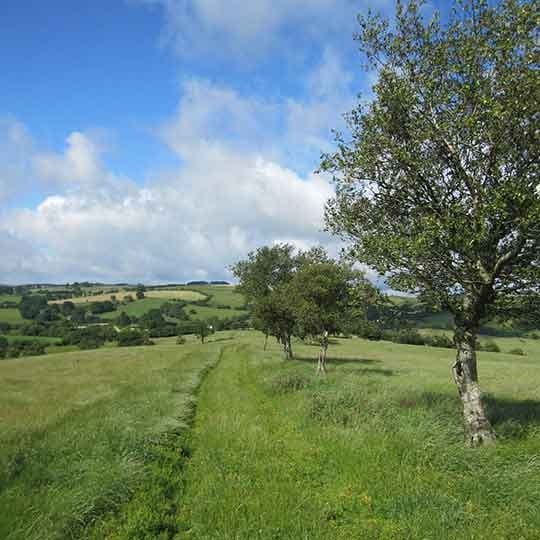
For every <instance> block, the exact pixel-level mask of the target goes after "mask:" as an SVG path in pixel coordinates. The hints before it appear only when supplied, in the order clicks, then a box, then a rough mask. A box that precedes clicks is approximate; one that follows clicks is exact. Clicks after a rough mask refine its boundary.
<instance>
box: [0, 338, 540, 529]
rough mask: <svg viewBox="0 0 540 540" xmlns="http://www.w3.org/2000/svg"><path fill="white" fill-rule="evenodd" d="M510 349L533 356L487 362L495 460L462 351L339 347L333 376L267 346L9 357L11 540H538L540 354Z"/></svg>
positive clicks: (0, 524)
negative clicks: (471, 405)
mask: <svg viewBox="0 0 540 540" xmlns="http://www.w3.org/2000/svg"><path fill="white" fill-rule="evenodd" d="M497 342H498V343H499V345H500V346H501V349H502V350H503V351H506V350H507V349H509V348H512V347H514V346H516V345H517V344H518V343H519V345H520V346H521V347H522V348H523V349H524V350H525V351H526V353H527V356H523V357H521V356H514V355H509V354H505V353H498V354H497V353H487V352H481V353H479V366H480V371H481V378H482V382H483V385H484V388H485V390H486V392H487V393H488V399H487V401H488V407H489V414H490V417H491V419H492V421H493V422H494V424H495V428H496V430H497V432H498V434H499V442H498V444H497V445H496V446H494V447H493V448H485V449H481V450H471V449H467V448H466V447H464V445H463V435H462V419H461V412H460V405H459V399H458V398H457V396H456V394H455V388H454V386H453V383H452V381H451V375H450V371H449V367H450V365H451V363H452V361H453V358H454V352H453V351H451V350H446V349H437V348H433V347H421V346H410V345H399V344H395V343H388V342H369V341H365V340H361V339H358V338H352V339H333V340H332V343H331V345H330V349H329V357H330V360H329V373H328V375H327V376H326V377H323V378H321V377H317V376H316V375H315V372H314V362H315V356H316V354H317V348H315V347H311V346H308V345H305V344H303V343H301V342H300V341H295V342H294V344H293V345H294V348H295V353H296V359H294V360H292V361H283V359H282V358H281V351H280V347H278V344H277V343H275V341H274V340H270V342H269V348H268V350H266V351H263V350H262V344H263V336H262V335H261V334H259V333H257V332H240V333H219V334H216V335H214V336H213V337H212V338H211V339H210V342H209V343H206V344H205V345H200V344H197V343H195V342H194V341H192V340H188V343H187V344H186V345H181V346H178V345H175V340H174V338H172V339H160V340H157V344H156V345H155V346H153V347H140V348H127V349H122V348H113V349H101V350H96V351H88V352H77V353H66V354H62V355H49V356H48V357H43V358H34V359H16V360H6V361H4V362H1V363H0V384H2V388H3V393H2V395H1V396H0V411H1V412H0V416H1V418H0V423H1V425H2V426H4V428H3V432H2V434H1V437H2V445H1V448H2V450H1V454H0V456H1V457H0V459H1V462H2V470H3V471H4V473H3V476H2V482H1V484H0V485H1V491H0V506H2V507H9V508H13V509H14V511H13V512H10V513H8V514H3V515H2V517H0V536H1V537H6V538H10V539H12V540H16V539H19V538H20V539H22V538H24V539H25V540H26V539H29V540H32V539H37V538H58V539H60V538H73V537H77V538H92V539H102V538H111V539H112V538H114V539H124V538H125V539H127V538H157V537H158V536H156V534H157V533H156V531H161V532H160V534H161V536H159V538H174V537H175V535H176V537H177V538H181V537H183V535H188V534H189V536H188V537H190V538H197V539H203V538H216V539H217V538H222V539H225V538H238V539H246V540H247V539H251V538H260V539H271V538H272V539H274V538H291V539H292V538H310V539H323V538H324V539H327V538H333V539H350V538H367V539H369V538H373V539H375V538H377V539H402V538H407V539H409V538H410V539H424V538H428V539H433V540H435V539H453V538H476V539H487V538H490V539H498V538H501V539H502V538H524V539H531V540H532V539H536V538H538V536H539V535H540V518H539V516H538V513H537V511H536V510H537V508H536V505H537V500H538V497H539V496H540V493H539V486H540V464H538V462H537V459H536V458H535V456H537V455H538V452H540V388H539V386H538V381H539V380H540V366H539V365H538V362H537V359H538V356H539V355H540V341H536V340H528V339H517V340H516V338H500V339H497ZM218 360H219V362H218ZM209 366H215V367H214V368H213V370H212V371H210V373H209V375H208V376H207V378H206V379H205V380H204V382H203V384H202V386H201V388H200V394H199V398H198V400H197V407H196V416H195V424H194V428H193V430H190V429H188V424H189V422H187V423H186V421H187V420H188V419H189V417H190V415H191V414H192V413H193V406H192V405H193V401H192V397H190V396H192V395H193V392H194V391H195V388H196V387H197V385H198V384H199V381H200V377H201V374H202V373H204V372H205V370H206V369H207V368H208V367H209ZM143 396H144V399H142V397H143ZM180 449H183V450H180ZM516 478H527V481H526V482H517V481H516V480H515V479H516ZM231 485H234V489H231Z"/></svg>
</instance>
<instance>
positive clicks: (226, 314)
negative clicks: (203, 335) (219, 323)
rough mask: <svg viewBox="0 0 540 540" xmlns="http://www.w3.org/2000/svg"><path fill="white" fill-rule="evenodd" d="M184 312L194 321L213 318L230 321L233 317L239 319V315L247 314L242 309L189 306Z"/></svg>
mask: <svg viewBox="0 0 540 540" xmlns="http://www.w3.org/2000/svg"><path fill="white" fill-rule="evenodd" d="M184 311H185V312H186V313H187V314H188V315H189V316H190V317H191V318H192V319H210V318H211V317H216V318H218V319H230V318H232V317H237V316H238V315H243V314H244V313H246V312H245V311H242V310H240V309H218V308H216V307H212V306H193V305H187V306H186V307H185V308H184Z"/></svg>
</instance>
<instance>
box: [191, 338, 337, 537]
mask: <svg viewBox="0 0 540 540" xmlns="http://www.w3.org/2000/svg"><path fill="white" fill-rule="evenodd" d="M251 356H253V353H251ZM258 361H259V363H260V357H259V358H258ZM257 373H260V368H259V369H257V368H256V367H255V366H254V365H253V364H252V363H251V361H250V353H249V349H248V348H247V347H246V346H244V345H241V344H239V345H235V346H233V347H231V348H228V350H227V352H226V353H225V354H224V356H223V357H222V360H221V362H220V364H219V366H218V367H217V368H216V369H215V370H214V371H213V372H212V373H211V374H210V375H209V377H208V378H207V380H206V381H205V383H204V384H203V387H202V390H201V393H200V396H199V403H198V412H197V420H196V426H195V432H194V449H195V452H194V455H193V457H192V459H191V460H190V463H189V466H188V469H187V478H186V484H187V491H186V493H185V495H184V500H183V505H182V506H181V511H180V517H181V520H182V524H183V526H182V528H183V529H184V531H186V532H188V531H189V532H188V537H189V538H198V539H202V538H205V539H206V538H208V539H210V538H212V539H223V540H225V539H227V540H230V539H236V538H238V539H240V538H242V539H244V538H245V539H258V538H261V539H262V538H265V539H266V538H280V539H285V538H291V539H293V538H294V539H295V540H298V539H302V538H314V537H317V538H318V537H319V536H320V537H321V538H322V537H325V535H324V534H323V533H324V530H328V527H330V525H329V524H328V522H325V523H322V524H321V523H320V521H319V519H314V520H313V521H312V522H310V520H309V519H306V515H309V514H310V513H311V512H313V510H314V506H319V504H317V503H316V502H315V501H314V499H315V498H316V497H317V489H316V485H317V484H318V483H319V482H320V477H321V475H322V474H323V471H321V470H319V468H320V457H318V449H317V448H316V447H313V446H311V445H310V443H309V441H308V440H306V439H305V438H304V437H303V435H302V434H301V433H300V431H299V430H298V428H297V427H296V425H295V423H294V422H293V421H292V420H291V419H289V416H293V415H288V411H287V409H286V408H285V409H284V408H277V407H276V406H275V400H272V399H271V397H269V396H267V394H266V393H265V392H264V389H263V388H262V387H261V382H260V380H257V377H256V374H257ZM317 502H320V501H317ZM326 537H332V538H339V537H340V536H335V535H332V536H326Z"/></svg>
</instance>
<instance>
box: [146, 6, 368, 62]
mask: <svg viewBox="0 0 540 540" xmlns="http://www.w3.org/2000/svg"><path fill="white" fill-rule="evenodd" d="M139 2H141V3H145V4H151V5H158V6H160V7H162V8H163V10H164V12H165V17H166V24H167V26H166V28H167V30H166V40H168V41H169V42H171V43H173V45H174V47H175V49H176V51H177V53H178V54H179V55H180V56H183V57H190V56H194V55H199V54H207V53H210V54H212V55H213V56H214V57H223V56H227V57H230V56H233V57H234V58H235V59H240V60H246V59H249V58H251V57H254V56H255V57H256V56H258V55H260V54H261V53H264V52H268V50H269V49H272V48H274V49H275V48H279V49H283V50H286V49H287V48H288V45H289V44H290V43H291V37H292V36H294V39H295V40H296V43H298V40H299V39H302V38H305V39H306V40H308V41H313V40H315V39H320V38H321V33H322V34H324V35H325V36H328V34H332V33H342V32H344V31H345V32H348V34H349V35H350V30H351V29H352V28H353V25H354V17H355V14H356V11H357V9H358V3H357V2H354V1H352V0H251V1H249V2H246V1H245V0H228V1H227V2H224V1H223V0H139ZM294 52H295V51H294V50H291V49H288V54H289V56H290V57H292V56H294Z"/></svg>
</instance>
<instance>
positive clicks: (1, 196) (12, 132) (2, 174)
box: [0, 118, 33, 209]
mask: <svg viewBox="0 0 540 540" xmlns="http://www.w3.org/2000/svg"><path fill="white" fill-rule="evenodd" d="M32 149H33V142H32V139H31V137H30V135H29V133H28V131H27V129H26V127H25V126H24V125H23V124H22V123H21V122H18V121H17V120H15V119H13V118H0V205H1V204H5V203H7V202H9V201H10V200H11V199H13V198H14V197H15V196H16V195H18V194H21V193H25V192H26V191H28V189H29V188H30V187H31V182H32V175H31V170H30V166H29V162H28V155H29V153H31V152H32ZM0 209H1V206H0Z"/></svg>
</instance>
